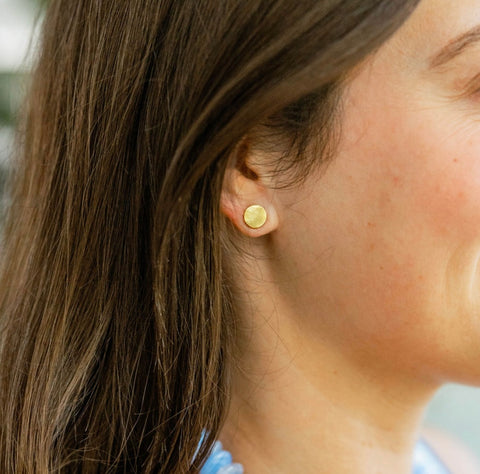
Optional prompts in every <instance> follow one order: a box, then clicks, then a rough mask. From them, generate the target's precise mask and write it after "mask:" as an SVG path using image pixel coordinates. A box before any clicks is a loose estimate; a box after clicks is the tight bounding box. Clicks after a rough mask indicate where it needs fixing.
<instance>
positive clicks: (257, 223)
mask: <svg viewBox="0 0 480 474" xmlns="http://www.w3.org/2000/svg"><path fill="white" fill-rule="evenodd" d="M243 220H244V222H245V224H247V225H248V227H250V228H251V229H260V227H262V226H263V224H265V222H267V211H266V210H265V208H264V207H262V206H259V205H258V204H254V205H253V206H249V207H247V208H246V209H245V212H244V213H243Z"/></svg>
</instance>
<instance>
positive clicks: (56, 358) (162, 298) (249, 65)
mask: <svg viewBox="0 0 480 474" xmlns="http://www.w3.org/2000/svg"><path fill="white" fill-rule="evenodd" d="M416 3H418V0H411V1H408V0H302V1H298V0H221V1H213V0H182V1H178V0H128V1H127V0H118V1H106V0H77V1H75V2H72V1H67V0H53V1H51V2H49V5H48V6H47V11H46V15H45V18H44V20H43V27H42V34H41V39H40V49H39V54H38V55H37V59H36V62H35V65H34V68H33V71H32V74H31V75H30V80H29V87H28V93H27V95H26V98H25V101H24V104H23V106H22V109H21V112H20V113H19V117H20V122H19V125H18V128H17V153H16V156H15V159H14V160H13V161H12V167H11V173H10V177H9V181H8V187H7V190H8V192H9V201H8V202H9V205H8V209H7V212H6V218H5V225H4V236H3V245H2V265H1V271H0V420H2V421H1V424H0V426H1V427H0V471H1V472H15V473H17V474H19V473H29V474H30V473H47V472H52V473H53V472H82V473H98V472H102V473H103V472H106V473H114V472H115V473H117V472H129V473H131V472H142V473H153V472H155V473H169V474H170V473H187V472H197V471H198V470H199V469H200V467H201V466H202V465H203V463H204V462H205V460H206V458H207V456H208V454H209V452H210V450H211V448H212V445H213V442H214V440H215V437H216V436H217V434H218V433H219V430H220V428H221V426H222V423H224V421H225V417H226V413H227V411H228V407H229V396H230V392H229V380H230V374H231V367H232V363H233V360H234V356H235V352H234V347H235V340H236V327H237V324H238V321H237V316H236V314H235V304H234V300H233V298H232V294H233V290H234V282H232V281H230V279H229V278H228V272H227V271H226V270H225V268H226V267H225V265H226V261H227V260H228V258H227V257H228V255H226V248H227V247H228V242H229V241H230V240H232V239H231V238H230V237H226V236H228V235H230V236H231V232H230V234H229V233H228V221H227V219H226V218H225V216H223V214H222V213H221V211H220V207H219V202H220V193H221V190H222V183H223V178H224V172H225V169H226V164H227V161H228V159H229V157H230V156H231V155H232V153H233V151H234V150H235V149H236V147H237V145H238V144H239V143H241V141H242V139H243V138H244V137H248V135H249V133H250V134H251V133H253V132H252V131H253V130H254V129H255V126H257V127H260V126H262V127H263V128H264V130H270V132H271V136H272V137H275V138H278V143H280V142H281V143H282V147H283V146H284V145H285V144H288V147H287V148H286V149H285V150H283V151H282V154H283V155H282V156H283V158H282V160H281V162H279V164H278V170H279V172H280V173H281V172H283V171H285V170H286V169H294V170H295V171H296V172H297V171H298V173H297V176H300V177H301V176H305V173H306V170H307V169H309V167H311V166H313V165H314V164H315V165H316V164H318V163H319V162H322V161H323V162H325V161H326V160H327V155H328V153H327V147H326V144H328V143H329V142H330V138H329V137H331V133H330V132H331V130H332V129H333V128H334V127H332V121H333V117H334V116H335V114H334V112H335V104H337V102H338V100H336V98H338V96H339V93H338V86H339V84H341V82H342V78H343V77H344V76H345V74H346V73H348V72H349V71H351V70H352V68H354V66H356V65H357V64H359V63H360V62H361V61H362V60H363V59H364V58H366V57H367V55H369V54H370V53H372V52H373V51H374V50H375V48H378V47H379V46H380V45H381V44H382V43H383V42H384V41H385V40H386V39H387V38H388V36H389V35H391V34H392V33H393V32H394V31H395V29H396V28H398V27H399V26H400V25H401V24H402V22H403V21H404V20H405V19H406V18H407V16H408V15H409V14H410V12H411V11H412V9H413V8H414V6H415V4H416ZM312 140H315V141H318V143H320V144H323V145H322V150H323V151H324V153H322V154H321V155H322V156H321V157H319V156H315V157H311V156H309V154H307V153H305V149H306V145H307V144H308V143H310V142H311V141H312ZM203 430H206V431H205V433H206V435H205V436H204V437H203V439H202V433H203V432H204V431H203ZM201 439H202V441H201V443H200V445H199V442H200V440H201ZM197 446H199V450H198V452H197Z"/></svg>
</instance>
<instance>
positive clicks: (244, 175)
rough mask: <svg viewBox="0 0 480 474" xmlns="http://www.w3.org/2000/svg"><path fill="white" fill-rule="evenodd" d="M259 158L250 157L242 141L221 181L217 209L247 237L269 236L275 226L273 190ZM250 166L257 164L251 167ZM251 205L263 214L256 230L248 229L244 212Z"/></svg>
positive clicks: (276, 221)
mask: <svg viewBox="0 0 480 474" xmlns="http://www.w3.org/2000/svg"><path fill="white" fill-rule="evenodd" d="M260 162H261V157H259V156H252V153H251V148H250V147H249V145H248V143H247V142H246V140H245V139H244V140H242V141H241V142H240V143H239V144H238V145H237V147H236V148H235V150H234V152H233V153H232V155H231V157H230V160H229V163H228V165H227V169H226V171H225V176H224V180H223V189H222V193H221V197H220V209H221V211H222V213H223V214H224V215H225V216H227V217H228V219H230V221H231V222H232V223H233V224H234V225H235V227H236V228H237V229H238V230H239V231H240V232H242V233H243V234H244V235H247V236H249V237H260V236H262V235H266V234H269V233H270V232H272V231H274V230H275V229H277V227H278V214H277V208H276V206H275V204H274V190H273V189H271V188H270V187H269V186H268V185H269V184H270V180H268V179H266V173H265V171H264V170H262V167H261V166H260V165H259V163H260ZM254 163H257V165H255V164H254ZM252 205H260V206H262V207H263V208H264V209H265V211H266V214H267V219H266V221H265V224H263V225H262V226H261V227H259V228H258V229H253V228H251V227H250V226H248V225H247V224H246V222H245V220H244V213H245V210H246V209H247V208H249V207H250V206H252Z"/></svg>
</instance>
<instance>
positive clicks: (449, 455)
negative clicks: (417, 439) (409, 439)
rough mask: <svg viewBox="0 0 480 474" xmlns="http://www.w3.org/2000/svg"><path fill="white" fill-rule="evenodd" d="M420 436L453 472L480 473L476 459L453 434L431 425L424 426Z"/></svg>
mask: <svg viewBox="0 0 480 474" xmlns="http://www.w3.org/2000/svg"><path fill="white" fill-rule="evenodd" d="M421 436H422V438H423V439H424V440H425V441H426V442H427V443H428V445H429V446H430V447H431V448H432V449H433V450H434V451H435V453H436V454H437V455H438V457H439V458H440V459H441V461H442V462H443V463H444V464H445V465H446V467H448V468H449V470H450V471H451V472H452V473H453V474H457V473H458V474H480V463H479V461H478V459H477V458H476V456H475V455H474V454H473V453H472V452H471V451H470V449H469V448H467V447H466V446H465V445H464V444H463V443H462V442H461V441H460V440H458V439H457V438H455V436H453V435H451V434H449V433H447V432H446V431H442V430H440V429H437V428H433V427H424V428H423V429H422V431H421Z"/></svg>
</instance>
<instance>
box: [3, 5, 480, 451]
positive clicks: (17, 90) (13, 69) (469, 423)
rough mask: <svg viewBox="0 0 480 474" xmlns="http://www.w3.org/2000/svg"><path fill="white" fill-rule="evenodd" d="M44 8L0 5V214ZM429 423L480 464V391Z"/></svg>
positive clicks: (442, 396) (444, 407) (457, 395)
mask: <svg viewBox="0 0 480 474" xmlns="http://www.w3.org/2000/svg"><path fill="white" fill-rule="evenodd" d="M43 3H44V1H43V0H0V215H1V210H2V208H3V204H4V199H5V193H4V183H5V176H6V170H7V169H8V166H9V160H10V157H11V154H12V137H13V130H14V127H15V120H16V119H15V114H16V111H17V110H18V107H19V104H20V101H21V98H22V96H23V93H24V90H25V86H24V82H23V79H25V77H26V75H28V71H29V67H30V65H31V60H32V58H33V57H34V54H35V41H36V37H37V33H38V26H39V25H41V21H42V17H41V12H42V4H43ZM0 222H1V219H0ZM425 423H426V424H427V425H429V426H431V427H436V428H440V429H444V430H447V431H449V432H451V433H453V434H455V435H456V436H457V437H458V438H459V439H461V440H463V442H464V443H465V444H466V445H467V446H468V447H470V448H471V450H472V451H474V452H475V454H476V455H477V457H478V458H479V459H480V389H478V388H471V387H464V386H460V385H447V386H445V387H443V388H442V389H441V390H439V391H438V393H437V395H436V396H435V398H434V399H433V401H432V402H431V404H430V406H429V408H428V410H427V416H426V420H425Z"/></svg>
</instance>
